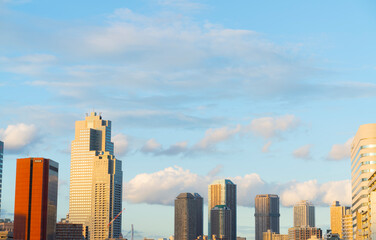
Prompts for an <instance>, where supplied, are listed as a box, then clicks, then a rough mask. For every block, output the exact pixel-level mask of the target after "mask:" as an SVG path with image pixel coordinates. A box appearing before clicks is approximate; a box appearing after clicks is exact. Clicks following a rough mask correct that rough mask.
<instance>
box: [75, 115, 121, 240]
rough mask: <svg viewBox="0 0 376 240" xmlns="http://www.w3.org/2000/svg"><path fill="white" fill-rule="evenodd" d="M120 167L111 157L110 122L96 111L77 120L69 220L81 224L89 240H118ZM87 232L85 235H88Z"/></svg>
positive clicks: (119, 227)
mask: <svg viewBox="0 0 376 240" xmlns="http://www.w3.org/2000/svg"><path fill="white" fill-rule="evenodd" d="M122 178H123V173H122V166H121V161H120V160H118V159H116V158H115V156H114V144H113V143H112V142H111V121H108V120H103V119H102V116H100V115H98V114H96V113H95V112H92V113H90V115H87V116H86V118H85V120H83V121H76V128H75V139H74V140H73V141H72V147H71V174H70V193H69V221H70V222H71V223H78V224H82V225H83V227H84V231H85V233H84V235H85V237H86V238H88V239H105V238H118V237H119V235H120V233H121V217H118V218H117V219H116V220H115V221H114V222H113V223H112V224H111V225H109V226H108V223H109V222H110V221H111V220H112V219H113V218H115V216H116V215H117V214H118V213H119V212H120V211H121V209H122ZM87 231H88V232H87Z"/></svg>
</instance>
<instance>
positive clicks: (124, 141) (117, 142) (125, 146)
mask: <svg viewBox="0 0 376 240" xmlns="http://www.w3.org/2000/svg"><path fill="white" fill-rule="evenodd" d="M112 141H113V142H114V148H115V156H117V157H119V156H124V155H125V154H126V153H127V152H128V150H129V139H128V137H127V136H126V135H124V134H122V133H119V134H117V135H115V136H113V137H112Z"/></svg>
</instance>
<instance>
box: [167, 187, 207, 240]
mask: <svg viewBox="0 0 376 240" xmlns="http://www.w3.org/2000/svg"><path fill="white" fill-rule="evenodd" d="M203 204H204V202H203V199H202V197H201V196H200V195H199V194H198V193H195V194H191V193H180V194H179V196H177V198H176V199H175V235H174V236H175V238H176V239H181V240H194V239H196V238H197V237H198V236H202V235H203Z"/></svg>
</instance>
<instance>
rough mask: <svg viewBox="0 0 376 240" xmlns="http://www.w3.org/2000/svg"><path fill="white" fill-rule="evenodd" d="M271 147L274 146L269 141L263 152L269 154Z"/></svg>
mask: <svg viewBox="0 0 376 240" xmlns="http://www.w3.org/2000/svg"><path fill="white" fill-rule="evenodd" d="M271 145H272V141H268V142H267V143H265V145H264V146H263V147H262V152H263V153H267V152H269V148H270V146H271Z"/></svg>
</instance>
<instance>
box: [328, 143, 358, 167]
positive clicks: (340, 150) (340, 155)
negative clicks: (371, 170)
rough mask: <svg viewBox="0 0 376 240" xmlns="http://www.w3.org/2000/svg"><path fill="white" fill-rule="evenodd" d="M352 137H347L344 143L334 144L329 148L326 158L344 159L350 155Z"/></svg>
mask: <svg viewBox="0 0 376 240" xmlns="http://www.w3.org/2000/svg"><path fill="white" fill-rule="evenodd" d="M353 140H354V138H353V137H351V138H349V139H348V140H347V141H346V142H345V143H344V144H334V145H333V146H332V149H331V150H330V152H329V154H328V157H327V159H329V160H335V161H338V160H344V159H348V158H350V156H351V143H352V141H353Z"/></svg>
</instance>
